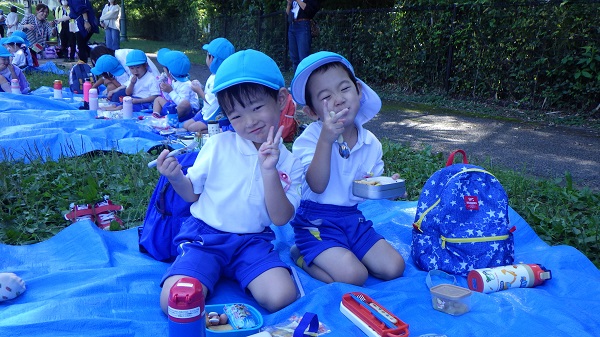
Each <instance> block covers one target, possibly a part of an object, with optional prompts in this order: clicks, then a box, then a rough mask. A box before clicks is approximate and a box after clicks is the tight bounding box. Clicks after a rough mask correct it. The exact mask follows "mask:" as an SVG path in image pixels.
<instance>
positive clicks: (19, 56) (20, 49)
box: [4, 34, 31, 69]
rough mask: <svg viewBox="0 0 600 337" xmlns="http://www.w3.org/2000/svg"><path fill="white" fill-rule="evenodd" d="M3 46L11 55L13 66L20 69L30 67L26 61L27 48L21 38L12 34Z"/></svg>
mask: <svg viewBox="0 0 600 337" xmlns="http://www.w3.org/2000/svg"><path fill="white" fill-rule="evenodd" d="M4 46H5V47H6V49H8V51H9V52H10V53H12V55H13V59H12V64H13V65H15V66H17V67H19V68H20V69H25V68H27V67H29V66H31V63H29V62H28V61H27V55H28V53H29V48H27V45H26V44H25V41H24V40H23V39H22V38H21V37H19V36H16V35H14V34H13V35H11V36H10V37H9V38H7V39H6V40H5V41H4Z"/></svg>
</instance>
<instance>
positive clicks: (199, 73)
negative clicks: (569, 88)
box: [190, 65, 600, 191]
mask: <svg viewBox="0 0 600 337" xmlns="http://www.w3.org/2000/svg"><path fill="white" fill-rule="evenodd" d="M190 75H191V77H192V78H193V79H199V80H200V81H201V82H203V83H204V81H206V78H208V76H209V75H210V72H209V70H208V68H207V67H206V65H193V66H192V69H191V71H190ZM384 104H385V103H384ZM394 106H397V104H394ZM415 111H419V112H415ZM365 127H366V128H367V129H369V130H371V131H372V132H373V133H374V134H375V135H376V136H377V137H379V138H384V137H386V138H389V139H392V140H395V141H398V142H400V143H403V144H408V145H410V146H411V147H414V148H416V149H422V148H423V147H425V146H426V145H430V146H431V147H432V149H433V150H434V151H439V152H442V153H444V154H445V155H447V154H449V153H450V152H452V151H453V150H456V149H464V150H465V151H466V152H467V155H468V156H469V158H471V161H473V160H477V161H478V162H483V160H485V159H490V161H491V163H492V165H498V166H501V167H504V168H509V169H513V170H516V171H519V172H525V173H526V174H529V175H531V176H534V177H540V178H551V179H554V178H564V176H565V172H567V171H568V172H570V173H571V174H572V176H573V181H574V184H575V185H576V186H578V187H584V186H587V187H590V188H592V189H594V190H596V191H600V132H599V130H586V129H577V128H568V127H555V126H545V125H534V124H527V123H515V122H508V121H498V120H492V119H485V118H474V117H467V116H461V115H453V114H440V113H430V112H427V111H422V109H413V108H411V107H410V106H407V107H406V108H398V109H392V110H388V109H385V110H384V111H382V112H380V113H379V114H378V115H377V116H376V117H375V118H374V119H373V120H371V121H369V123H367V124H366V125H365Z"/></svg>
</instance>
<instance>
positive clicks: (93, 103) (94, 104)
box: [89, 88, 98, 111]
mask: <svg viewBox="0 0 600 337" xmlns="http://www.w3.org/2000/svg"><path fill="white" fill-rule="evenodd" d="M89 98H90V110H94V111H95V110H98V89H96V88H92V89H90V93H89Z"/></svg>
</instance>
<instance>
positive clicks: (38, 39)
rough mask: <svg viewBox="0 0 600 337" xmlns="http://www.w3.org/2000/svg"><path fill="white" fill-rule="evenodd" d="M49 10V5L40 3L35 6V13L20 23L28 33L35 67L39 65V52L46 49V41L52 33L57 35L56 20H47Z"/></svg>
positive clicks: (25, 17) (26, 16) (21, 27)
mask: <svg viewBox="0 0 600 337" xmlns="http://www.w3.org/2000/svg"><path fill="white" fill-rule="evenodd" d="M49 12H50V9H49V8H48V6H47V5H45V4H43V3H40V4H38V5H37V6H36V7H35V15H33V14H28V15H25V16H24V17H23V19H22V20H21V22H20V23H19V28H20V29H21V30H22V31H23V32H25V34H27V40H28V41H29V50H30V51H31V58H32V60H33V66H34V67H39V63H38V53H41V52H43V51H44V47H45V46H46V41H48V38H49V37H50V36H51V35H55V32H56V31H55V30H54V21H51V22H49V21H48V20H46V18H48V13H49Z"/></svg>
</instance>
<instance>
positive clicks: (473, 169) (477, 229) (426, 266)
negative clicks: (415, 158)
mask: <svg viewBox="0 0 600 337" xmlns="http://www.w3.org/2000/svg"><path fill="white" fill-rule="evenodd" d="M456 153H461V154H462V156H463V163H462V164H453V162H454V155H455V154H456ZM514 230H515V228H514V227H512V228H511V227H510V225H509V220H508V196H507V195H506V192H505V191H504V188H503V187H502V185H501V184H500V182H499V181H498V179H496V177H494V176H493V175H492V174H491V173H489V172H487V171H486V170H484V169H483V168H481V167H479V166H475V165H471V164H469V163H468V161H467V156H466V154H465V152H464V151H463V150H457V151H454V152H452V153H451V154H450V156H449V158H448V161H447V163H446V167H445V168H442V169H440V170H438V171H437V172H435V173H434V174H433V175H432V176H431V177H429V179H428V180H427V182H426V183H425V186H424V187H423V190H422V191H421V195H420V196H419V201H418V204H417V213H416V216H415V222H414V224H413V231H412V249H411V254H412V258H413V260H414V261H415V264H416V265H417V266H418V267H419V268H421V269H423V270H425V271H429V270H432V269H439V270H443V271H445V272H448V273H451V274H456V275H464V276H466V275H467V274H468V272H469V271H470V270H472V269H478V268H486V267H496V266H503V265H509V264H512V263H513V261H514V239H513V234H512V233H513V232H514Z"/></svg>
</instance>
